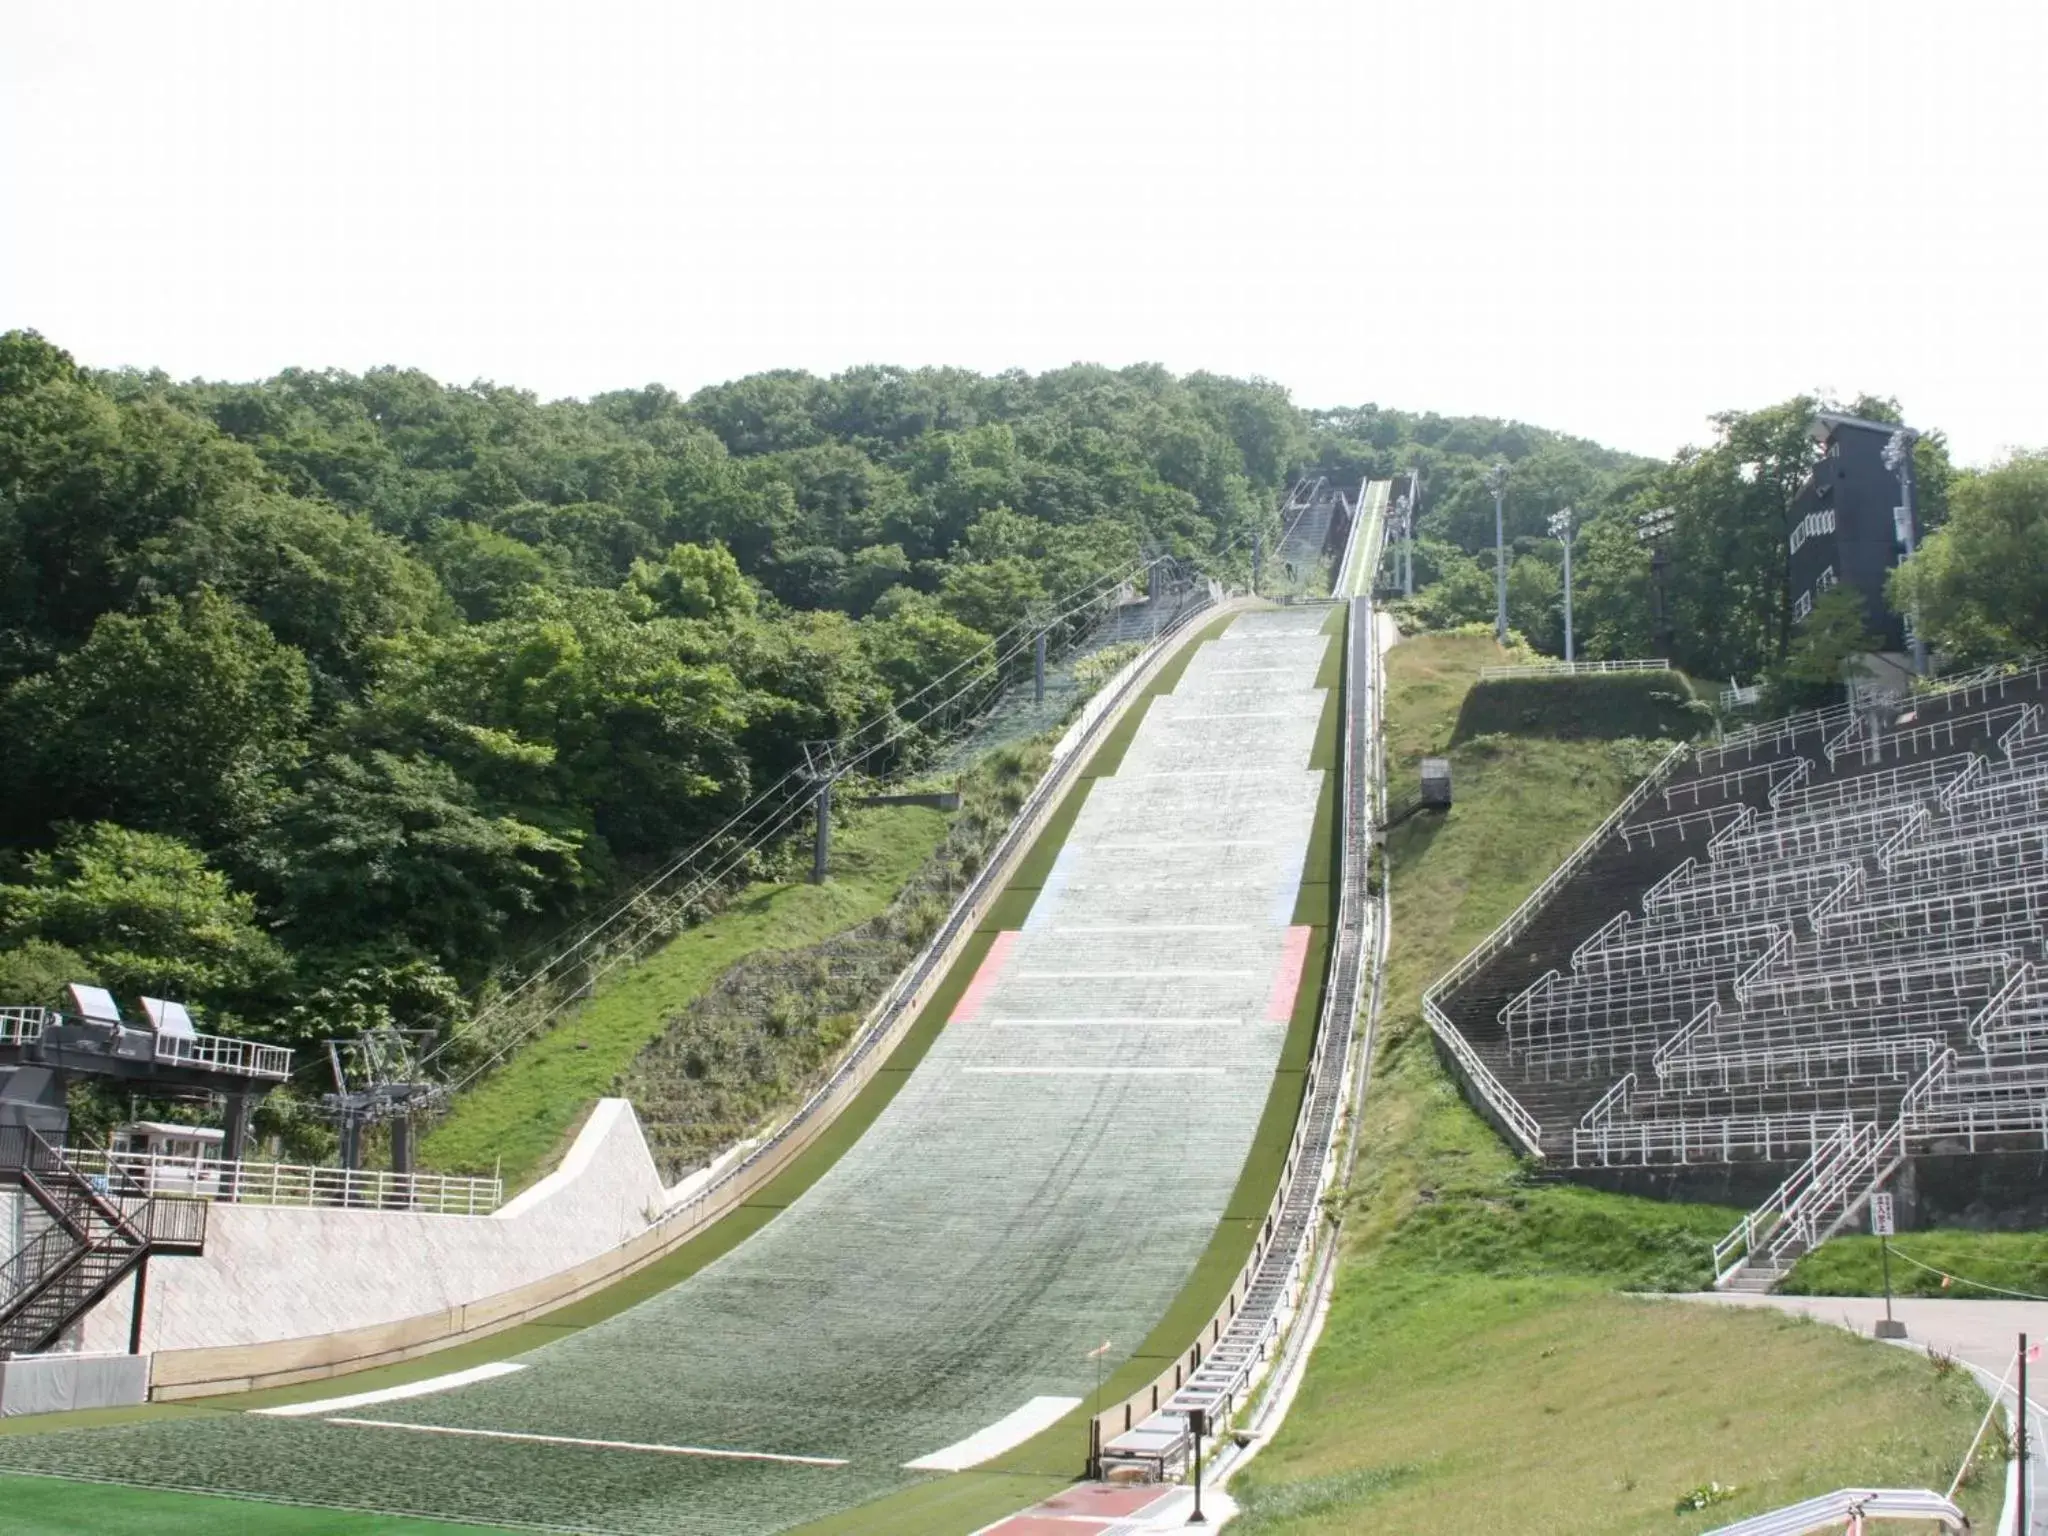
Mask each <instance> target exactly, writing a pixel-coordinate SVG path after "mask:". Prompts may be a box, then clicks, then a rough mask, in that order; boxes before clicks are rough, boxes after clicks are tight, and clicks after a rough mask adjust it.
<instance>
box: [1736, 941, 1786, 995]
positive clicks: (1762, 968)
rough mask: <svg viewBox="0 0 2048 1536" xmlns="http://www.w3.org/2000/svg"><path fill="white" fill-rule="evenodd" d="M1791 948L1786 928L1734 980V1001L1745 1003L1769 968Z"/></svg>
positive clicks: (1768, 971)
mask: <svg viewBox="0 0 2048 1536" xmlns="http://www.w3.org/2000/svg"><path fill="white" fill-rule="evenodd" d="M1791 947H1792V930H1791V929H1790V928H1786V929H1784V930H1782V931H1781V932H1780V933H1779V934H1778V936H1777V937H1776V938H1775V939H1773V940H1772V941H1771V943H1770V946H1769V947H1768V948H1766V949H1765V950H1764V952H1763V953H1762V954H1760V955H1758V956H1757V957H1756V958H1755V959H1754V960H1752V961H1750V963H1749V964H1748V966H1747V967H1745V968H1744V970H1743V972H1742V974H1741V975H1739V976H1737V977H1736V978H1735V989H1734V990H1735V1000H1736V1001H1737V1002H1747V1001H1748V1000H1749V994H1750V992H1751V991H1752V990H1753V989H1754V988H1755V986H1756V984H1757V983H1758V982H1759V981H1761V980H1763V978H1764V977H1765V976H1767V975H1769V974H1770V970H1771V967H1772V966H1774V965H1776V964H1777V963H1778V960H1779V958H1780V957H1781V956H1782V955H1783V954H1784V953H1785V951H1786V950H1788V949H1790V948H1791Z"/></svg>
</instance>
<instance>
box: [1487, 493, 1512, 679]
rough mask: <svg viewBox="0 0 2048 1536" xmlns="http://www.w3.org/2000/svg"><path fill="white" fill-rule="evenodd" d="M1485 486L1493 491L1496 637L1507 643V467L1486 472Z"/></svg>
mask: <svg viewBox="0 0 2048 1536" xmlns="http://www.w3.org/2000/svg"><path fill="white" fill-rule="evenodd" d="M1486 488H1487V489H1488V490H1489V491H1491V492H1493V638H1494V639H1495V641H1497V642H1498V643H1499V644H1501V645H1506V644H1507V643H1508V542H1507V531H1506V522H1505V519H1504V517H1503V515H1502V512H1501V504H1502V501H1503V499H1504V498H1505V497H1506V495H1507V493H1508V467H1507V465H1506V464H1505V463H1497V464H1495V465H1494V466H1493V468H1492V469H1489V470H1488V471H1487V472H1486Z"/></svg>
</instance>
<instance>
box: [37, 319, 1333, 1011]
mask: <svg viewBox="0 0 2048 1536" xmlns="http://www.w3.org/2000/svg"><path fill="white" fill-rule="evenodd" d="M1306 442H1307V429H1306V424H1305V423H1304V421H1303V419H1302V418H1301V416H1300V414H1299V413H1298V412H1297V411H1296V410H1295V409H1294V408H1293V407H1292V406H1291V405H1290V404H1289V402H1288V400H1287V398H1286V396H1285V394H1284V393H1283V392H1282V391H1281V390H1279V389H1277V388H1276V387H1274V386H1272V385H1269V384H1266V383H1263V382H1260V381H1250V382H1247V381H1241V380H1235V379H1226V378H1219V377H1215V376H1211V375H1205V374H1196V375H1192V376H1190V377H1186V378H1177V377H1175V376H1173V375H1171V374H1169V373H1167V372H1166V371H1164V370H1163V369H1159V368H1152V367H1139V368H1128V369H1123V370H1120V371H1112V370H1109V369H1105V368H1093V367H1076V368H1070V369H1066V370H1063V371H1061V372H1058V373H1051V374H1045V375H1041V376H1038V377H1031V376H1027V375H1025V374H1021V373H1016V374H1004V375H1000V376H997V377H994V378H988V377H983V376H980V375H976V374H972V373H966V372H961V371H958V370H950V369H925V370H915V371H910V370H903V369H894V368H863V369H856V370H853V371H851V372H848V373H845V374H841V375H839V376H837V377H835V378H831V379H821V378H814V377H811V376H809V375H807V374H797V373H771V374H763V375H759V376H756V377H753V378H748V379H742V380H739V381H737V382H735V383H731V384H726V385H721V386H718V387H716V388H712V389H707V390H704V391H702V392H701V393H699V394H698V395H696V396H694V397H693V398H691V399H689V400H684V399H682V398H680V397H678V396H677V395H675V394H674V393H672V392H671V391H668V390H666V389H662V388H660V387H656V386H650V387H648V388H644V389H638V390H630V391H621V392H618V393H614V394H607V395H601V396H599V397H597V398H595V399H593V400H589V401H575V400H565V401H554V402H543V401H540V400H538V399H536V398H535V397H533V396H532V395H530V394H527V393H524V392H521V391H518V390H514V389H506V388H500V387H497V386H495V385H488V384H478V385H474V386H470V387H466V388H464V387H454V386H448V385H444V384H441V383H438V382H436V381H435V380H433V379H430V378H428V377H426V376H425V375H423V374H420V373H417V372H409V371H402V370H398V369H379V370H375V371H372V372H370V373H367V374H364V375H361V376H354V375H349V374H342V373H335V372H320V373H314V372H304V371H297V370H294V371H290V372H287V373H284V374H281V375H279V376H278V377H276V378H273V379H268V380H264V381H262V382H260V383H254V384H218V383H205V382H192V383H178V382H174V381H173V380H171V379H169V378H167V377H165V376H163V375H161V374H142V373H133V372H123V373H95V372H92V371H89V370H85V369H82V368H80V367H78V366H77V365H76V364H75V363H74V362H73V360H72V359H71V358H70V357H69V356H67V355H66V354H65V353H64V352H62V351H61V350H59V349H58V348H57V347H55V346H53V345H51V344H50V343H49V342H47V341H45V340H43V339H42V338H40V337H38V336H36V335H34V334H33V333H27V332H15V333H11V334H9V335H7V336H5V337H4V338H0V728H4V730H5V733H6V738H5V739H6V740H7V741H8V742H9V743H10V758H11V761H10V775H9V793H8V795H7V797H6V800H5V804H4V807H0V839H4V845H5V850H6V852H5V855H4V863H0V991H4V992H5V993H7V994H8V995H7V998H6V1000H7V1001H10V1002H20V1001H30V1000H43V999H46V998H47V997H48V994H49V992H50V990H51V988H52V987H53V986H55V985H56V984H58V983H59V982H61V981H62V980H71V979H97V980H99V981H102V982H104V983H106V984H107V985H110V986H113V987H115V988H116V989H117V990H119V991H121V992H123V993H125V994H127V995H130V996H132V995H133V994H134V993H136V992H139V991H150V992H153V993H167V994H169V995H173V996H178V997H182V998H187V999H189V1000H191V1001H194V1002H197V1003H200V1004H202V1005H205V1006H207V1007H208V1008H209V1010H210V1015H211V1019H212V1022H213V1023H214V1025H215V1026H217V1027H222V1028H232V1029H238V1030H242V1031H245V1032H249V1033H254V1034H260V1035H271V1036H273V1037H276V1038H282V1039H286V1040H290V1041H293V1042H296V1043H301V1044H303V1043H305V1042H307V1041H308V1040H312V1039H317V1038H319V1037H321V1036H325V1035H331V1034H335V1033H346V1032H348V1031H349V1030H350V1029H351V1028H354V1027H360V1026H362V1025H365V1024H369V1023H374V1022H378V1021H381V1020H383V1019H386V1018H396V1019H398V1020H400V1021H407V1020H412V1019H417V1018H422V1017H442V1018H445V1017H447V1016H449V1015H450V1013H451V1012H455V1011H459V1008H460V1000H461V999H462V998H463V997H464V996H465V995H473V994H474V992H475V989H476V988H477V987H479V986H480V985H483V984H485V983H487V982H488V980H489V979H490V978H491V977H492V976H493V974H494V973H495V972H496V971H498V970H499V969H500V968H501V967H502V966H504V965H505V964H506V963H507V962H508V960H509V959H510V957H512V956H514V955H515V954H517V953H518V952H519V951H520V948H521V946H522V945H524V944H527V943H529V942H530V941H531V940H532V939H533V938H534V937H535V936H536V935H538V934H545V933H548V932H552V931H555V930H558V929H559V928H561V927H562V926H563V925H565V924H567V923H569V922H571V921H573V920H574V919H575V918H576V916H577V915H578V914H579V913H580V912H583V911H585V910H588V909H590V908H591V907H592V906H594V905H595V904H597V903H599V902H601V901H603V900H604V899H605V898H607V897H608V896H610V895H612V894H614V893H616V892H617V891H618V890H619V889H620V888H621V887H622V885H624V884H625V883H627V882H629V881H630V880H631V879H632V878H633V877H634V876H635V875H636V874H638V873H640V872H643V871H645V870H646V869H647V868H649V867H650V866H652V865H655V864H658V863H659V862H660V861H662V860H665V859H667V858H668V857H670V856H672V855H673V854H675V853H676V852H677V851H678V850H679V849H681V848H684V847H687V846H690V845H691V844H693V843H694V842H695V841H696V840H697V839H699V838H701V837H703V836H704V835H705V834H706V833H707V832H708V831H710V830H711V829H713V828H715V827H717V826H718V825H719V824H720V823H721V820H722V818H724V817H726V816H728V815H729V814H730V813H731V812H732V811H733V810H734V808H735V807H737V806H739V805H741V804H742V803H743V802H745V801H747V800H748V798H749V797H750V795H752V794H754V793H755V792H757V791H758V790H759V789H760V788H761V787H762V786H764V785H767V784H769V783H772V782H774V781H775V780H777V779H778V778H779V777H780V776H782V775H783V774H785V773H786V772H788V771H789V770H790V769H791V768H792V767H794V766H795V765H796V764H797V763H798V762H799V761H800V760H801V755H802V747H803V743H805V742H806V741H817V740H823V739H831V738H835V737H839V736H841V735H842V734H843V733H845V732H846V731H848V730H849V729H851V728H853V727H854V726H856V725H858V724H859V723H861V722H863V721H868V720H872V719H874V718H876V717H877V716H878V715H883V716H885V715H886V712H888V711H889V710H891V709H892V707H894V706H897V705H899V704H901V703H903V701H905V700H908V699H911V698H912V697H913V696H917V695H919V693H920V690H924V689H926V688H927V687H928V686H930V685H932V684H933V683H934V680H935V679H940V678H943V677H949V676H952V675H955V669H956V668H958V667H959V666H961V664H962V663H963V662H966V661H968V660H970V659H971V658H974V657H975V656H977V654H979V653H982V652H983V651H984V649H985V648H986V647H987V645H988V643H989V640H990V637H991V636H994V635H996V634H998V633H1000V632H1003V631H1006V630H1008V629H1009V628H1010V627H1011V626H1013V625H1018V624H1020V623H1024V622H1027V621H1033V622H1035V621H1036V620H1037V618H1038V617H1040V616H1042V615H1043V614H1044V613H1046V612H1047V611H1048V608H1049V605H1051V604H1053V603H1054V602H1055V601H1056V600H1057V599H1058V598H1059V597H1060V596H1061V595H1062V594H1065V593H1069V592H1071V591H1073V590H1074V589H1076V588H1079V587H1082V586H1084V585H1085V584H1087V583H1090V582H1093V581H1096V580H1097V579H1098V578H1102V577H1103V576H1105V575H1106V574H1111V573H1117V572H1122V571H1126V570H1128V569H1130V568H1131V567H1132V566H1133V563H1134V562H1135V561H1137V560H1139V559H1140V558H1141V557H1146V558H1150V557H1152V556H1156V555H1159V554H1170V555H1175V556H1178V557H1182V558H1184V559H1188V560H1191V561H1194V562H1197V563H1205V564H1207V565H1208V566H1209V567H1210V568H1211V569H1213V570H1215V571H1216V572H1217V573H1218V574H1222V575H1229V574H1232V573H1233V572H1235V573H1238V574H1239V575H1240V577H1241V574H1242V573H1243V572H1244V571H1245V570H1246V569H1248V564H1249V538H1250V535H1252V534H1253V533H1254V532H1257V533H1259V534H1260V535H1261V536H1263V537H1266V538H1268V539H1270V538H1271V537H1273V536H1274V535H1276V534H1277V521H1276V516H1275V512H1274V508H1275V505H1276V501H1277V495H1276V493H1277V491H1278V490H1279V488H1280V485H1281V482H1282V479H1283V477H1284V475H1285V474H1286V473H1287V472H1288V470H1289V469H1290V468H1292V467H1293V466H1294V465H1295V464H1297V463H1298V462H1299V461H1300V460H1301V459H1302V458H1303V456H1304V454H1305V445H1306Z"/></svg>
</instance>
